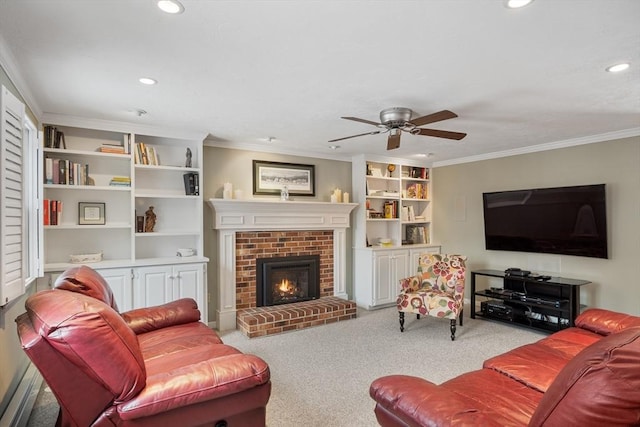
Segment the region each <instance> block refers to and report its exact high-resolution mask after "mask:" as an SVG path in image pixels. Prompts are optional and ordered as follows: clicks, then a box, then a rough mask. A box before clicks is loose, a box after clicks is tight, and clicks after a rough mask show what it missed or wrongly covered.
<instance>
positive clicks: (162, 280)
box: [133, 264, 207, 320]
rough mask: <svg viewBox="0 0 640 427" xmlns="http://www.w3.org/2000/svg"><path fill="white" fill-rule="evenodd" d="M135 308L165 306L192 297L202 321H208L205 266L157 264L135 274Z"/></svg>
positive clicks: (135, 271) (140, 269) (136, 270)
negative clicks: (206, 319)
mask: <svg viewBox="0 0 640 427" xmlns="http://www.w3.org/2000/svg"><path fill="white" fill-rule="evenodd" d="M133 277H134V279H133V301H134V308H141V307H149V306H154V305H161V304H165V303H167V302H170V301H174V300H177V299H180V298H193V299H194V300H195V301H196V303H197V304H198V308H199V309H200V313H201V316H202V319H203V320H204V319H205V318H206V314H207V305H206V300H205V298H204V286H205V283H206V281H205V268H204V264H177V265H155V266H148V267H139V268H136V269H134V271H133Z"/></svg>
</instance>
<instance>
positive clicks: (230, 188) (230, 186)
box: [224, 182, 233, 193]
mask: <svg viewBox="0 0 640 427" xmlns="http://www.w3.org/2000/svg"><path fill="white" fill-rule="evenodd" d="M224 191H230V192H231V193H233V184H231V183H230V182H225V183H224Z"/></svg>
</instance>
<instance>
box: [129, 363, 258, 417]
mask: <svg viewBox="0 0 640 427" xmlns="http://www.w3.org/2000/svg"><path fill="white" fill-rule="evenodd" d="M269 381H270V372H269V366H268V365H267V363H266V362H265V361H264V360H262V359H260V358H259V357H257V356H254V355H251V354H242V353H239V354H230V355H226V356H222V357H214V358H211V359H208V360H204V361H201V362H198V363H194V364H191V365H187V366H183V367H180V368H177V369H174V370H171V371H167V372H163V373H158V374H157V375H153V376H151V377H148V378H147V384H146V387H145V388H144V389H143V390H142V391H141V392H140V394H138V395H137V396H136V397H134V398H133V399H131V400H129V401H127V402H124V403H121V404H120V405H118V407H117V410H118V414H119V416H120V418H121V419H123V420H134V419H137V418H142V417H150V416H153V415H157V414H161V413H163V412H168V411H171V410H173V409H176V408H181V407H184V406H188V405H193V404H196V403H200V402H206V401H210V400H214V399H218V398H221V397H224V396H228V395H232V394H236V393H241V392H243V391H245V390H249V389H253V388H256V387H260V386H262V385H265V384H267V383H269Z"/></svg>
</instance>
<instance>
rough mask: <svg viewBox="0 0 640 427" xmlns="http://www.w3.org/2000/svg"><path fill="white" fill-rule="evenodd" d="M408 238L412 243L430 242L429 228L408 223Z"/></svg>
mask: <svg viewBox="0 0 640 427" xmlns="http://www.w3.org/2000/svg"><path fill="white" fill-rule="evenodd" d="M406 240H407V241H408V242H410V243H412V244H426V243H429V230H428V228H427V227H426V226H424V225H407V226H406Z"/></svg>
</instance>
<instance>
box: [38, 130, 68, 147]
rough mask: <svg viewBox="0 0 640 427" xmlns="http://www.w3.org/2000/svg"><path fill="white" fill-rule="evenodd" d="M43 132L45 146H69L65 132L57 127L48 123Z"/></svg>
mask: <svg viewBox="0 0 640 427" xmlns="http://www.w3.org/2000/svg"><path fill="white" fill-rule="evenodd" d="M43 134H44V147H45V148H64V149H66V148H67V143H66V141H65V139H64V132H62V131H59V130H58V128H57V127H55V126H51V125H46V126H44V129H43Z"/></svg>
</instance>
